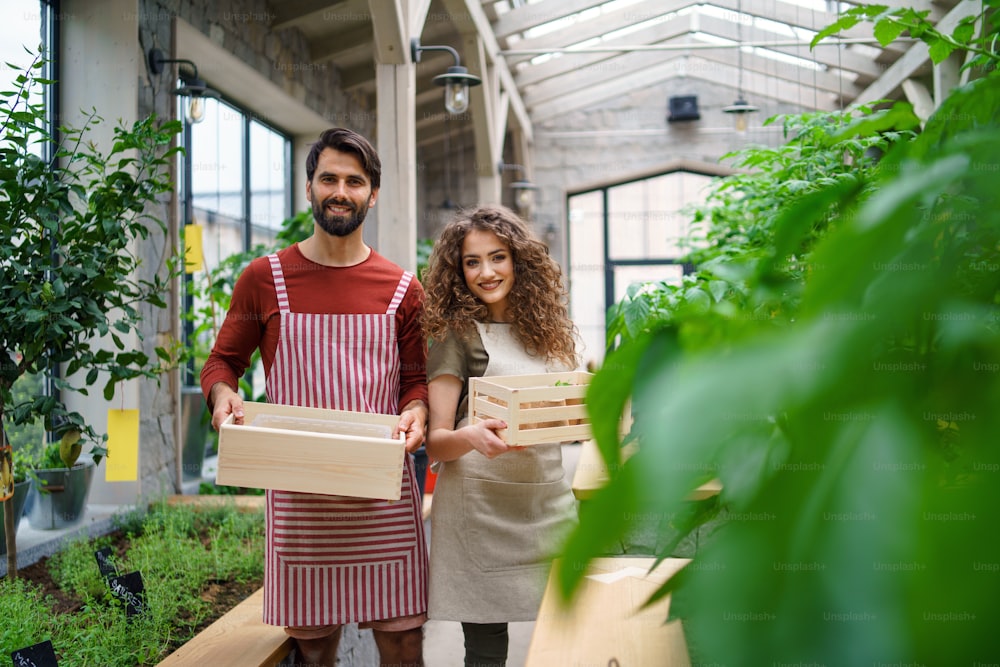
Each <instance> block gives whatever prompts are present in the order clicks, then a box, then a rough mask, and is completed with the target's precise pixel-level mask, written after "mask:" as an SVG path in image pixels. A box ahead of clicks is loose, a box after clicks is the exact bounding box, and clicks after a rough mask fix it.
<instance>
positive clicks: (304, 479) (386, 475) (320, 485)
mask: <svg viewBox="0 0 1000 667" xmlns="http://www.w3.org/2000/svg"><path fill="white" fill-rule="evenodd" d="M243 411H244V418H243V424H234V423H233V417H232V415H230V416H229V418H228V419H226V421H225V422H223V423H222V426H221V427H220V428H219V460H218V465H219V470H218V473H217V474H216V478H215V479H216V483H218V484H222V485H226V486H243V487H249V488H256V489H280V490H283V491H301V492H304V493H322V494H327V495H335V496H354V497H358V498H377V499H383V500H398V499H399V496H400V486H401V484H402V480H403V462H404V456H405V454H406V450H405V447H404V442H403V439H402V438H400V439H398V440H395V439H393V438H392V437H391V436H392V430H393V428H394V427H395V426H396V424H397V423H398V422H399V417H396V416H394V415H380V414H369V413H363V412H346V411H343V410H326V409H322V408H303V407H298V406H292V405H275V404H271V403H255V402H251V401H247V402H245V403H244V404H243Z"/></svg>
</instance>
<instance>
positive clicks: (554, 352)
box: [421, 205, 578, 368]
mask: <svg viewBox="0 0 1000 667" xmlns="http://www.w3.org/2000/svg"><path fill="white" fill-rule="evenodd" d="M473 230H478V231H486V232H493V233H494V234H496V235H497V237H498V238H499V239H500V240H501V241H503V242H504V243H506V244H507V247H508V248H510V254H511V259H512V260H513V262H514V286H513V287H512V288H511V291H510V295H509V296H508V299H507V301H508V309H509V311H508V312H509V313H510V316H511V324H512V325H513V326H512V331H513V333H514V336H515V338H516V339H517V340H518V342H520V343H521V344H522V345H523V346H524V348H525V350H527V351H528V352H529V353H530V354H532V355H534V356H537V357H542V358H545V359H547V360H549V361H561V362H564V363H565V364H567V365H569V366H570V367H574V368H575V367H576V365H577V361H578V359H577V352H576V339H575V335H574V334H575V332H576V328H575V326H574V325H573V321H572V320H570V318H569V309H568V307H567V294H566V289H565V287H564V286H563V282H562V270H561V269H560V267H559V264H558V263H557V262H556V261H555V260H554V259H552V257H550V256H549V252H548V248H546V247H545V244H544V243H542V242H541V241H540V240H539V239H538V238H536V237H535V236H534V234H532V232H531V230H530V229H529V228H528V225H527V224H526V223H525V222H524V221H523V220H522V219H521V218H520V217H518V215H517V214H516V213H514V212H513V211H511V210H510V209H509V208H506V207H504V206H496V205H489V206H480V207H477V208H474V209H469V210H464V211H460V212H459V213H458V215H457V217H456V218H455V219H454V220H452V221H451V222H449V223H448V225H447V226H446V227H445V229H444V231H442V232H441V236H440V237H439V238H438V240H437V242H436V243H435V244H434V249H433V250H432V251H431V255H430V258H429V260H428V264H427V269H426V271H425V272H424V274H423V277H422V278H421V283H422V284H423V286H424V290H425V291H426V293H427V298H426V301H425V302H424V319H423V328H424V333H425V334H426V335H427V336H428V338H430V339H431V340H432V341H440V340H444V338H445V337H446V336H447V334H448V331H449V330H450V331H453V332H454V333H455V335H456V336H457V337H458V338H459V339H461V340H468V338H469V336H470V335H471V333H472V332H473V331H474V330H475V324H474V323H475V322H485V321H487V320H488V319H489V311H488V310H487V308H486V304H484V303H483V302H482V301H480V300H479V299H477V298H476V297H475V296H473V294H472V292H471V291H469V287H468V286H467V285H466V284H465V272H464V269H463V267H462V244H463V243H464V241H465V236H466V234H468V233H469V232H470V231H473Z"/></svg>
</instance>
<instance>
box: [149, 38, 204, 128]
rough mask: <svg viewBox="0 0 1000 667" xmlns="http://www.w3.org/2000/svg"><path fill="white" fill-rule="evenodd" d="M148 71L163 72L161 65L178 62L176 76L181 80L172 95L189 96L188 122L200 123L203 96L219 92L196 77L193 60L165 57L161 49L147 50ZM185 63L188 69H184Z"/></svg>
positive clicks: (196, 70)
mask: <svg viewBox="0 0 1000 667" xmlns="http://www.w3.org/2000/svg"><path fill="white" fill-rule="evenodd" d="M147 61H148V63H149V71H150V73H152V74H160V73H162V72H163V66H164V65H165V64H167V63H178V64H179V65H181V67H178V68H177V78H179V79H180V80H181V86H180V87H179V88H177V89H176V90H175V91H173V92H174V95H179V96H181V97H190V98H191V100H190V102H188V108H187V113H186V117H187V121H188V122H189V123H200V122H201V121H202V120H204V119H205V98H206V97H218V96H219V93H217V92H216V91H214V90H212V89H211V88H209V87H208V86H207V85H206V84H205V80H204V79H201V78H199V77H198V66H197V65H195V64H194V62H193V61H191V60H187V59H186V58H167V57H166V56H165V55H164V53H163V51H161V50H160V49H157V48H152V49H150V50H149V54H148V55H147ZM184 65H186V66H187V67H188V68H189V69H185V68H184V67H183V66H184Z"/></svg>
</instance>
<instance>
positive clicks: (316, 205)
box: [312, 197, 368, 236]
mask: <svg viewBox="0 0 1000 667" xmlns="http://www.w3.org/2000/svg"><path fill="white" fill-rule="evenodd" d="M327 204H337V205H338V206H348V207H350V208H351V209H352V212H351V213H350V214H349V215H335V214H333V213H327V211H326V205H327ZM312 209H313V218H314V219H315V220H316V222H318V223H319V226H320V227H321V228H322V229H323V231H324V232H326V233H327V234H330V235H332V236H347V235H348V234H350V233H351V232H353V231H354V230H355V229H357V228H358V227H360V226H361V223H362V222H364V221H365V216H366V215H368V206H367V205H363V206H362V207H361V208H355V206H354V204H353V203H351V202H350V201H347V200H346V199H345V200H342V201H341V200H336V199H333V198H332V197H331V198H330V199H327V200H326V201H324V202H316V201H314V202H313V205H312Z"/></svg>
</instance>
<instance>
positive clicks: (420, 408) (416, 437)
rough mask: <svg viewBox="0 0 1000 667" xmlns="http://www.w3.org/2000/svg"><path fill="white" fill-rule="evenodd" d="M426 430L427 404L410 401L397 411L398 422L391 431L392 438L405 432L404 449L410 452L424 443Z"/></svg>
mask: <svg viewBox="0 0 1000 667" xmlns="http://www.w3.org/2000/svg"><path fill="white" fill-rule="evenodd" d="M426 431H427V405H426V404H425V403H424V402H423V401H410V402H409V403H407V404H406V407H404V408H403V410H402V412H400V413H399V423H398V424H396V428H395V430H393V432H392V437H393V438H398V437H399V434H400V433H405V434H406V451H408V452H410V453H411V454H412V453H413V452H415V451H417V450H418V449H420V445H422V444H424V434H425V433H426Z"/></svg>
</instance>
